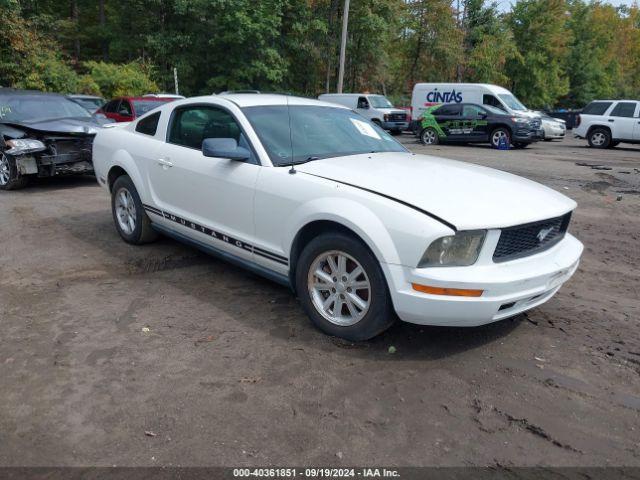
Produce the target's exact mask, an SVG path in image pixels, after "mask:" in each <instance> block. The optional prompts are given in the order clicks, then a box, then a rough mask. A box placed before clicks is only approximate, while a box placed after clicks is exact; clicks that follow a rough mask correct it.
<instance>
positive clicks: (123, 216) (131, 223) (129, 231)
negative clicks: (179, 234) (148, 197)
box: [111, 175, 158, 245]
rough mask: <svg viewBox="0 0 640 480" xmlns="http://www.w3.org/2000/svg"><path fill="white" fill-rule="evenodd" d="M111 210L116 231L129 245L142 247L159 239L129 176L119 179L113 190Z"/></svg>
mask: <svg viewBox="0 0 640 480" xmlns="http://www.w3.org/2000/svg"><path fill="white" fill-rule="evenodd" d="M111 210H112V213H113V220H114V222H115V224H116V230H118V233H119V234H120V236H121V237H122V239H123V240H124V241H125V242H127V243H132V244H134V245H140V244H143V243H148V242H152V241H153V240H155V239H156V238H157V237H158V234H157V232H156V231H155V230H154V229H153V228H152V227H151V220H150V219H149V217H148V215H147V212H145V211H144V207H143V206H142V201H141V200H140V196H139V195H138V191H137V190H136V187H135V185H134V184H133V181H132V180H131V178H130V177H129V176H128V175H122V176H121V177H118V178H117V179H116V181H115V182H114V184H113V188H112V189H111Z"/></svg>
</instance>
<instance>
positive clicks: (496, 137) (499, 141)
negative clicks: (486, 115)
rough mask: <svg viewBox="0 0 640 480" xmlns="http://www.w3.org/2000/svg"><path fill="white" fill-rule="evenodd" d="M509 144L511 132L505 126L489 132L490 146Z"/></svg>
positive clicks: (498, 146)
mask: <svg viewBox="0 0 640 480" xmlns="http://www.w3.org/2000/svg"><path fill="white" fill-rule="evenodd" d="M510 144H511V133H510V132H509V130H507V129H506V128H502V127H500V128H496V129H495V130H494V131H493V132H491V146H492V147H493V148H504V149H507V148H509V145H510Z"/></svg>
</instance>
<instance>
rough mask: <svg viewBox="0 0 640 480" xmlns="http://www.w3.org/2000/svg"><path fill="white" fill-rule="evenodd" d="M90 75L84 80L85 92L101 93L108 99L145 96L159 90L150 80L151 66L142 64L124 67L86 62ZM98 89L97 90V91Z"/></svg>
mask: <svg viewBox="0 0 640 480" xmlns="http://www.w3.org/2000/svg"><path fill="white" fill-rule="evenodd" d="M84 68H85V69H86V70H87V71H88V75H87V76H85V77H84V78H83V83H82V86H83V88H84V89H85V91H87V92H90V91H93V92H96V90H97V91H98V92H100V93H101V94H102V95H103V96H105V97H106V98H110V97H118V96H123V95H143V94H145V93H149V92H155V91H157V90H158V86H157V85H156V84H155V82H153V81H152V80H150V79H149V77H150V76H151V75H150V74H151V66H150V65H148V64H145V63H141V62H130V63H125V64H122V65H116V64H113V63H105V62H94V61H91V62H85V63H84ZM96 87H97V89H96Z"/></svg>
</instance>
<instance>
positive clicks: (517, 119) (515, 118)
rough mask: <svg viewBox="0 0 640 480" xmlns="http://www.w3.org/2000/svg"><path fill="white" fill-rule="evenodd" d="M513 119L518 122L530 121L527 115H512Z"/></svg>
mask: <svg viewBox="0 0 640 480" xmlns="http://www.w3.org/2000/svg"><path fill="white" fill-rule="evenodd" d="M511 120H513V121H514V122H516V123H527V122H528V121H529V119H528V118H526V117H511Z"/></svg>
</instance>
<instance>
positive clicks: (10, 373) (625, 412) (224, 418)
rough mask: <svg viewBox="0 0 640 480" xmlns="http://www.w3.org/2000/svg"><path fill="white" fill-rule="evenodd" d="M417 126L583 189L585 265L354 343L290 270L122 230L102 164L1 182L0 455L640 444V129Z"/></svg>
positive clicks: (347, 460)
mask: <svg viewBox="0 0 640 480" xmlns="http://www.w3.org/2000/svg"><path fill="white" fill-rule="evenodd" d="M403 141H404V142H405V143H407V145H408V147H409V148H411V149H412V150H414V151H416V152H419V153H423V152H424V153H427V152H428V153H431V154H435V155H440V156H444V157H449V158H456V159H461V160H465V161H469V162H474V163H480V164H483V165H488V166H492V167H496V168H499V169H503V170H507V171H509V172H513V173H516V174H519V175H523V176H525V177H528V178H530V179H533V180H536V181H539V182H541V183H544V184H546V185H548V186H550V187H552V188H555V189H557V190H559V191H560V192H562V193H564V194H566V195H568V196H570V197H572V198H574V199H575V200H576V201H577V202H578V204H579V207H578V210H577V212H576V213H575V216H574V219H573V223H572V226H571V230H572V232H573V233H574V234H575V235H576V236H577V237H578V238H580V239H581V240H582V241H583V242H584V244H585V247H586V250H585V253H584V256H583V260H582V264H581V266H580V269H579V270H578V272H577V273H576V275H575V276H574V278H573V279H572V280H571V281H570V282H569V283H568V284H567V285H565V286H564V287H563V288H562V289H561V290H560V292H559V293H558V294H557V295H556V296H555V297H554V298H553V299H552V300H551V301H549V302H548V303H546V304H545V305H543V306H541V307H539V308H537V309H535V310H532V311H530V312H529V313H527V314H525V315H521V316H519V317H517V318H515V319H512V320H506V321H502V322H498V323H495V324H492V325H489V326H485V327H481V328H473V329H456V328H431V327H419V326H413V325H409V324H404V323H398V324H397V325H396V326H394V327H393V328H392V329H391V330H390V331H388V332H387V333H385V334H384V335H382V336H380V337H378V338H376V339H374V340H373V341H370V342H366V343H362V344H355V345H354V344H350V343H347V342H344V341H340V340H337V339H334V338H329V337H327V336H325V335H323V334H321V333H319V332H318V331H316V330H315V329H314V328H313V327H312V326H311V324H310V322H309V321H308V320H307V318H306V317H305V315H304V314H303V312H302V309H301V308H300V306H299V305H298V303H297V301H296V300H295V298H294V297H293V296H292V294H291V293H290V292H289V291H288V290H287V289H285V288H283V287H280V286H278V285H276V284H273V283H270V282H269V281H267V280H263V279H262V278H259V277H257V276H254V275H252V274H250V273H247V272H245V271H243V270H240V269H238V268H236V267H234V266H231V265H228V264H226V263H224V262H223V261H220V260H217V259H215V258H211V257H208V256H205V255H203V254H201V253H199V252H198V251H196V250H193V249H191V248H189V247H185V246H183V245H181V244H179V243H176V242H174V241H172V240H168V239H162V240H160V241H158V242H157V243H155V244H153V245H148V246H144V247H133V246H129V245H127V244H125V243H124V242H122V241H121V240H120V238H119V237H118V236H117V234H116V231H115V229H114V227H113V223H112V218H111V214H110V210H109V199H108V197H107V195H106V193H105V192H104V191H103V190H102V189H100V188H99V187H98V186H97V185H96V184H95V180H94V179H92V178H76V179H71V178H69V179H60V180H55V181H46V182H45V181H43V182H39V183H38V184H37V185H35V186H34V187H32V188H29V189H26V190H22V191H18V192H1V194H0V226H1V227H0V242H1V245H2V247H1V248H0V327H1V333H0V465H3V466H16V465H20V466H26V465H47V466H68V465H78V466H80V465H82V466H90V465H101V466H110V465H119V466H120V465H180V466H184V465H198V466H205V465H225V466H229V465H237V466H241V465H278V466H285V465H297V466H309V465H311V466H329V465H333V466H339V465H389V466H425V465H440V466H443V465H457V466H464V465H498V464H499V465H504V466H510V465H580V466H607V465H626V466H630V465H635V466H640V421H639V415H640V328H639V322H638V320H639V311H640V298H639V291H640V282H639V279H640V273H639V267H640V148H635V147H624V146H620V147H619V148H616V149H615V150H609V151H597V150H591V149H588V148H586V146H585V142H583V141H576V140H573V139H566V140H565V141H563V142H554V143H539V144H536V145H533V146H531V147H530V148H528V149H526V150H521V151H495V150H492V149H489V148H486V147H461V146H437V147H429V148H427V147H422V146H419V145H417V144H416V143H415V141H414V139H413V138H412V137H410V136H408V135H407V136H405V137H403ZM576 162H578V163H586V164H588V165H590V166H581V165H577V164H576ZM593 165H601V166H602V167H599V168H606V169H593V168H591V166H593ZM618 199H620V200H618ZM453 201H455V198H454V199H453ZM147 328H148V331H146V329H147ZM390 346H394V347H395V348H396V353H393V354H392V353H389V347H390Z"/></svg>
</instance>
